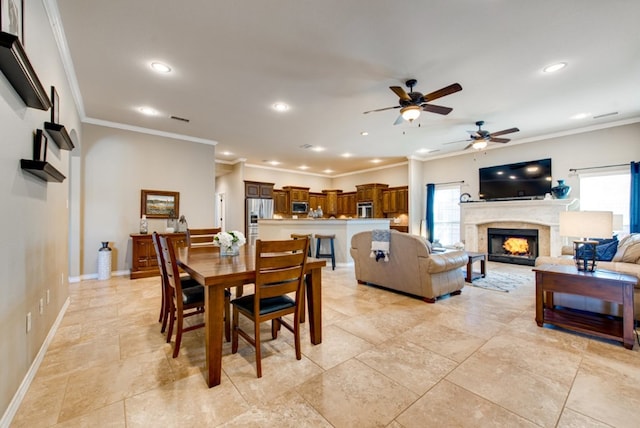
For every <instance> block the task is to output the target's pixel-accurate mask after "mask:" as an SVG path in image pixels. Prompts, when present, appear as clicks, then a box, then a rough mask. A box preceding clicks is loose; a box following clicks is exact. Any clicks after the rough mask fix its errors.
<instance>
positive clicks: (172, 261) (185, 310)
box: [159, 236, 231, 358]
mask: <svg viewBox="0 0 640 428" xmlns="http://www.w3.org/2000/svg"><path fill="white" fill-rule="evenodd" d="M159 238H160V248H161V250H162V258H163V262H164V266H165V269H166V271H167V282H168V284H169V287H168V288H167V292H168V293H169V295H170V304H171V306H170V308H169V331H168V332H167V342H170V341H171V336H172V335H173V327H174V325H175V327H176V343H175V346H174V348H173V358H176V357H177V356H178V353H179V352H180V344H181V342H182V333H184V332H187V331H191V330H195V329H197V328H201V327H204V322H201V323H198V324H194V325H191V326H188V327H185V326H184V318H186V317H191V316H194V315H199V314H203V313H204V287H203V286H202V285H197V286H193V287H189V288H183V287H182V279H181V277H180V272H179V270H178V264H177V262H176V253H175V247H174V245H173V244H172V243H171V238H167V237H166V236H160V237H159ZM224 296H225V309H224V312H225V313H224V314H223V316H224V318H225V322H224V325H225V327H224V329H225V337H226V339H227V341H229V336H230V333H231V332H230V330H231V317H230V302H229V300H230V297H231V294H230V293H229V291H227V290H225V294H224Z"/></svg>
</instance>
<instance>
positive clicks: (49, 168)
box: [20, 159, 67, 183]
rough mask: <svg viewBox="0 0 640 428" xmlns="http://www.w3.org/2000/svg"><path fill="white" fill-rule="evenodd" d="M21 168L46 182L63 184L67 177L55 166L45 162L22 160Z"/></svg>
mask: <svg viewBox="0 0 640 428" xmlns="http://www.w3.org/2000/svg"><path fill="white" fill-rule="evenodd" d="M20 167H21V168H22V169H24V170H25V171H27V172H30V173H31V174H33V175H35V176H36V177H38V178H40V179H42V180H44V181H52V182H56V183H62V182H63V181H64V179H65V178H67V177H65V176H64V175H62V173H61V172H60V171H58V170H57V169H55V168H54V167H53V165H51V164H50V163H49V162H45V161H35V160H31V159H20Z"/></svg>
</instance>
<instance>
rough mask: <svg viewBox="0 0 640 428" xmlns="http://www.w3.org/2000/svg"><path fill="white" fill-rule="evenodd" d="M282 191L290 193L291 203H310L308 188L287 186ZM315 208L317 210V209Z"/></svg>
mask: <svg viewBox="0 0 640 428" xmlns="http://www.w3.org/2000/svg"><path fill="white" fill-rule="evenodd" d="M282 189H283V190H284V191H286V192H288V194H289V202H309V188H308V187H297V186H285V187H283V188H282ZM310 208H311V207H310ZM313 208H314V209H315V208H316V207H313Z"/></svg>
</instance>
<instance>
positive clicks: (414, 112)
mask: <svg viewBox="0 0 640 428" xmlns="http://www.w3.org/2000/svg"><path fill="white" fill-rule="evenodd" d="M400 114H401V115H402V118H403V119H404V120H408V121H409V122H413V121H414V120H415V119H417V118H419V117H420V107H418V106H407V107H403V108H401V109H400Z"/></svg>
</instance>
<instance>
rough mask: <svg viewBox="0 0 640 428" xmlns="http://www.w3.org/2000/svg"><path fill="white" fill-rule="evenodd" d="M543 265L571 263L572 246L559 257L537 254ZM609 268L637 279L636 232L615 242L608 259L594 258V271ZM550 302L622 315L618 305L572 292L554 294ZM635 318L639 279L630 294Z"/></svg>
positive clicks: (639, 238)
mask: <svg viewBox="0 0 640 428" xmlns="http://www.w3.org/2000/svg"><path fill="white" fill-rule="evenodd" d="M543 264H556V265H557V264H561V265H571V266H574V265H575V262H574V260H573V248H572V247H563V248H562V255H561V256H559V257H549V256H540V257H538V258H537V259H536V266H540V265H543ZM598 269H602V270H610V271H614V272H619V273H625V274H629V275H633V276H636V277H637V278H639V279H640V233H633V234H631V235H629V236H626V237H624V238H623V239H621V240H620V242H619V244H618V250H617V252H616V254H615V256H614V257H613V260H612V261H610V262H606V261H598V262H597V265H596V270H598ZM554 303H555V304H557V305H560V306H566V307H568V308H573V309H581V310H586V311H591V312H596V313H602V314H609V315H616V316H622V311H621V308H620V305H617V304H615V303H611V302H603V301H602V300H598V299H593V298H590V297H583V296H576V295H572V294H562V293H554ZM634 307H635V312H634V316H635V319H637V320H640V281H639V283H638V284H636V288H635V293H634Z"/></svg>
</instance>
